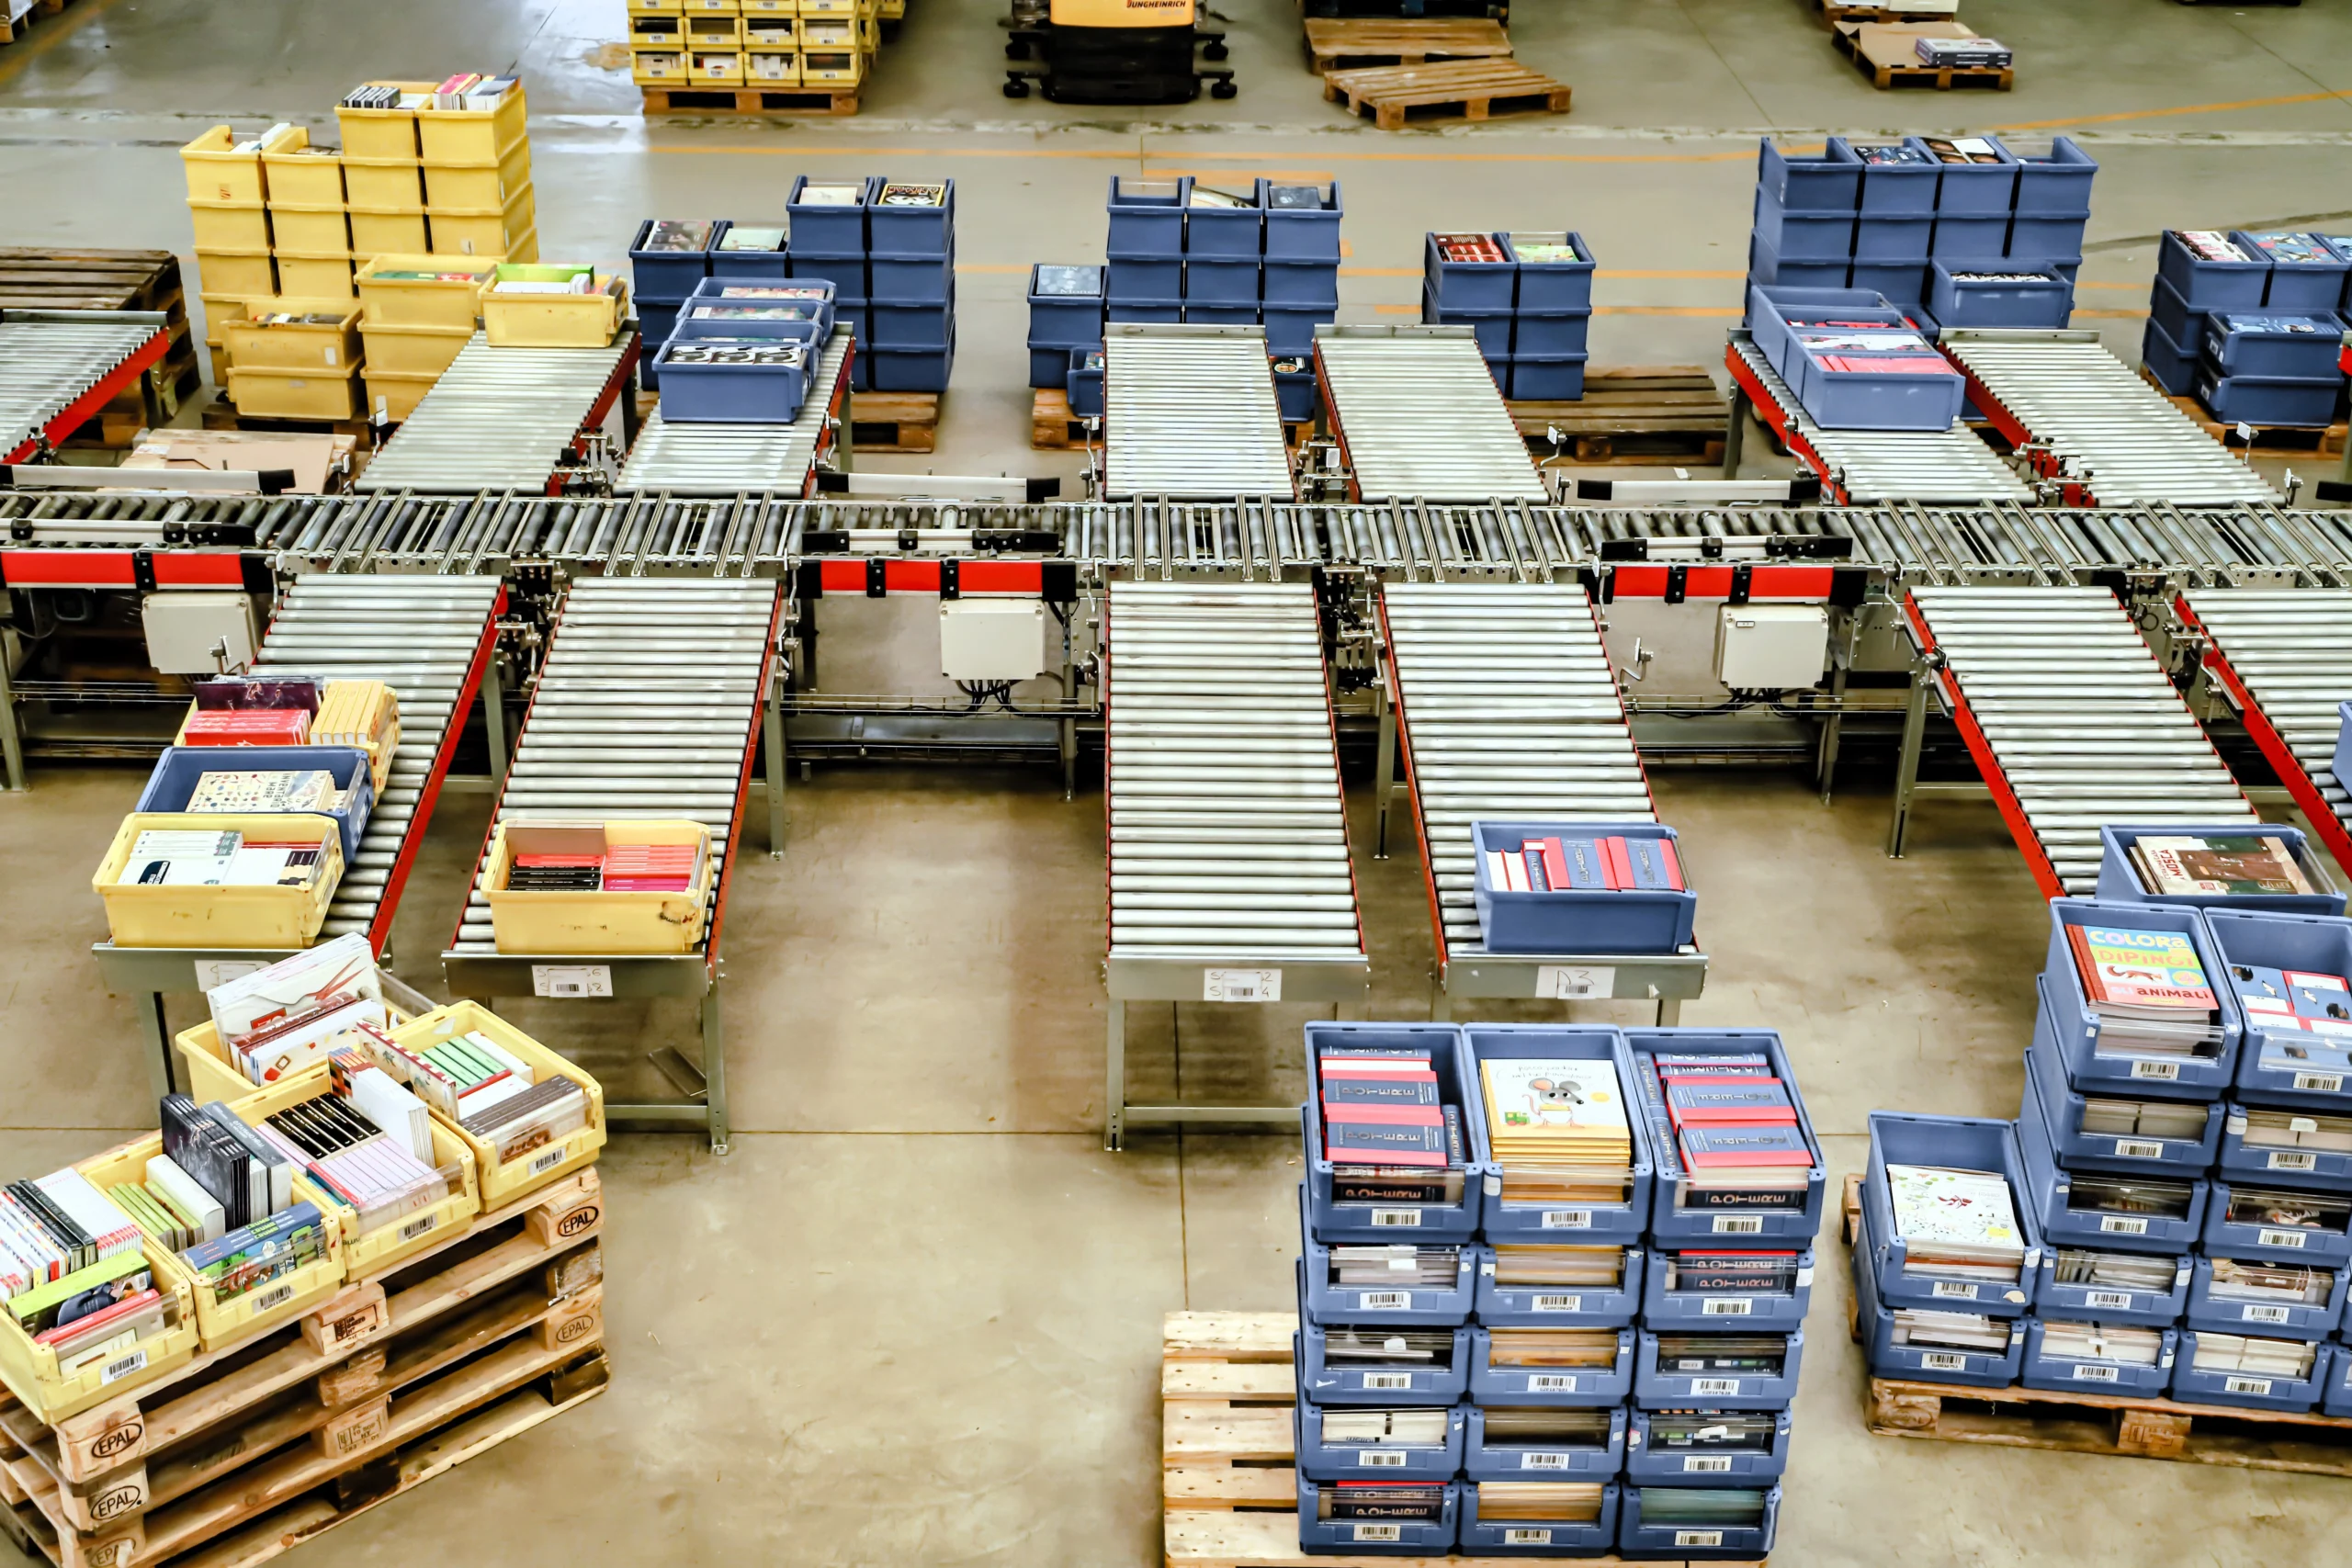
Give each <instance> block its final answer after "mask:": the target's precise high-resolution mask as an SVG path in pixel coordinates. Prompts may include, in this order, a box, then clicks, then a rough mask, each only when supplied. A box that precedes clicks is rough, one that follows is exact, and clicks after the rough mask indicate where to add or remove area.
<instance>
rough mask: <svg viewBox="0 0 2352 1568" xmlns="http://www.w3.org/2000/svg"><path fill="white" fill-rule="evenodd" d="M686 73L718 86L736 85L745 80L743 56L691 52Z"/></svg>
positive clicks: (698, 79)
mask: <svg viewBox="0 0 2352 1568" xmlns="http://www.w3.org/2000/svg"><path fill="white" fill-rule="evenodd" d="M686 74H687V75H688V76H689V77H691V78H692V79H693V80H695V81H696V82H708V83H711V84H713V85H718V86H734V85H739V84H741V82H742V80H743V56H742V55H741V52H736V53H729V54H689V55H688V56H686Z"/></svg>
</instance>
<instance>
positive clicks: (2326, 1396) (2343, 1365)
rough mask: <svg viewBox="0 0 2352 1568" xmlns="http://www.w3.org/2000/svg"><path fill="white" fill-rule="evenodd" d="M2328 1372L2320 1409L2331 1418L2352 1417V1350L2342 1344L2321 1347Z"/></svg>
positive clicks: (2323, 1362) (2323, 1361) (2324, 1364)
mask: <svg viewBox="0 0 2352 1568" xmlns="http://www.w3.org/2000/svg"><path fill="white" fill-rule="evenodd" d="M2320 1354H2321V1356H2322V1358H2323V1360H2322V1366H2323V1367H2324V1370H2325V1371H2326V1374H2327V1376H2326V1382H2325V1383H2324V1386H2323V1389H2322V1392H2321V1395H2320V1402H2319V1407H2320V1409H2321V1410H2322V1411H2323V1412H2324V1413H2325V1414H2327V1415H2330V1416H2352V1349H2346V1348H2345V1347H2344V1345H2343V1344H2342V1343H2340V1342H2338V1343H2335V1344H2328V1345H2323V1346H2321V1347H2320Z"/></svg>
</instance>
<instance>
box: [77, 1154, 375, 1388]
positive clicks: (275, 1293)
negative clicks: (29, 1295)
mask: <svg viewBox="0 0 2352 1568" xmlns="http://www.w3.org/2000/svg"><path fill="white" fill-rule="evenodd" d="M163 1152H164V1135H163V1134H161V1133H150V1134H147V1136H145V1137H143V1138H137V1139H133V1140H132V1141H131V1142H130V1143H128V1144H125V1145H122V1146H121V1147H119V1148H116V1149H110V1150H108V1151H107V1153H105V1154H102V1155H100V1156H97V1157H96V1158H95V1159H86V1160H84V1161H82V1162H81V1163H80V1164H78V1165H76V1166H75V1167H74V1169H76V1170H78V1171H80V1172H81V1173H82V1174H83V1175H84V1176H85V1177H87V1178H88V1179H89V1180H90V1184H91V1185H92V1186H94V1187H96V1188H97V1189H98V1190H100V1191H102V1192H103V1191H105V1190H107V1189H109V1188H114V1187H119V1186H121V1185H122V1184H123V1183H124V1182H126V1181H144V1180H146V1179H147V1162H148V1161H149V1160H151V1159H153V1157H154V1156H157V1155H159V1154H162V1153H163ZM294 1201H296V1202H298V1203H310V1204H313V1205H315V1206H316V1207H317V1209H318V1211H319V1213H320V1215H321V1216H322V1218H323V1219H325V1220H326V1221H327V1222H328V1223H326V1224H322V1225H321V1226H320V1227H319V1228H320V1230H321V1231H322V1233H323V1235H324V1239H325V1243H326V1251H325V1253H324V1255H323V1256H322V1257H320V1258H318V1259H317V1260H316V1261H315V1262H311V1263H305V1264H304V1265H302V1267H301V1268H300V1269H295V1270H294V1271H293V1272H292V1273H291V1274H288V1275H286V1276H284V1277H283V1278H281V1279H277V1280H272V1281H271V1282H270V1283H268V1284H266V1285H264V1286H262V1287H260V1288H259V1289H257V1290H251V1291H247V1292H243V1294H241V1295H232V1296H231V1297H230V1298H229V1299H228V1300H226V1301H222V1300H221V1299H220V1296H219V1294H218V1292H216V1291H215V1289H214V1288H213V1286H212V1285H211V1284H209V1282H207V1281H206V1280H200V1279H198V1278H197V1276H196V1271H195V1270H194V1269H190V1268H189V1267H188V1266H187V1262H186V1260H185V1259H183V1258H178V1257H176V1256H175V1255H172V1254H169V1253H165V1252H164V1248H163V1247H161V1246H160V1245H159V1246H157V1247H155V1248H154V1254H160V1255H162V1256H164V1257H166V1258H170V1264H169V1267H170V1268H171V1269H172V1270H173V1272H174V1273H175V1274H176V1275H177V1276H178V1277H179V1279H180V1280H181V1282H182V1283H184V1284H185V1285H186V1286H187V1292H188V1295H189V1298H190V1300H191V1301H192V1302H193V1303H194V1305H195V1307H196V1335H197V1340H198V1343H199V1344H201V1345H202V1346H203V1347H204V1348H205V1349H206V1350H207V1351H212V1350H220V1349H224V1348H227V1347H229V1346H232V1345H235V1344H238V1343H241V1342H242V1341H243V1340H247V1339H250V1338H252V1337H254V1335H256V1334H266V1333H267V1332H268V1331H269V1330H271V1329H273V1328H276V1327H277V1326H278V1325H280V1324H285V1323H290V1322H292V1321H293V1320H294V1319H295V1318H298V1317H300V1316H301V1315H302V1314H304V1313H306V1312H308V1311H310V1310H311V1308H312V1307H314V1306H317V1305H318V1304H319V1303H322V1302H323V1301H325V1300H326V1299H327V1298H328V1297H330V1296H332V1295H334V1293H335V1292H337V1291H340V1290H341V1289H343V1236H342V1235H341V1233H340V1232H339V1231H338V1230H337V1229H336V1227H335V1225H334V1223H333V1218H334V1205H333V1202H332V1201H330V1200H329V1199H328V1197H327V1195H326V1194H325V1193H323V1192H322V1191H320V1190H318V1189H317V1188H316V1187H313V1186H312V1185H311V1182H310V1179H309V1178H307V1177H305V1176H303V1175H301V1174H300V1172H297V1173H296V1174H295V1177H294ZM148 1261H149V1262H150V1263H151V1264H152V1263H154V1262H155V1257H154V1256H153V1255H151V1256H150V1258H149V1259H148ZM162 1277H163V1269H162V1268H160V1267H159V1268H157V1269H156V1278H157V1279H159V1280H160V1279H161V1278H162Z"/></svg>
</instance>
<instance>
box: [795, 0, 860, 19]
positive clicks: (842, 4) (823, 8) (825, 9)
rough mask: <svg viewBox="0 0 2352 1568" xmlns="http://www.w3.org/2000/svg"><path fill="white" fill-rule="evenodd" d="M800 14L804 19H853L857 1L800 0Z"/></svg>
mask: <svg viewBox="0 0 2352 1568" xmlns="http://www.w3.org/2000/svg"><path fill="white" fill-rule="evenodd" d="M800 14H801V16H803V17H854V16H856V15H857V0H800Z"/></svg>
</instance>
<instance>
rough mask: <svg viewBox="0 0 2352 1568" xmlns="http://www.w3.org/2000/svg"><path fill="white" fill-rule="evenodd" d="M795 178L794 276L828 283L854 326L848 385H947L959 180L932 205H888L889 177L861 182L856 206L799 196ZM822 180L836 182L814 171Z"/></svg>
mask: <svg viewBox="0 0 2352 1568" xmlns="http://www.w3.org/2000/svg"><path fill="white" fill-rule="evenodd" d="M811 183H812V182H811V181H810V180H809V176H808V175H801V176H800V177H799V178H797V180H795V181H794V182H793V186H792V197H791V199H790V201H789V202H788V203H787V204H786V205H787V209H788V210H789V211H790V213H791V216H792V238H791V243H790V246H789V250H788V255H789V260H790V264H791V269H792V276H795V277H816V278H824V279H826V280H827V281H829V282H831V284H832V285H833V304H834V311H835V317H836V320H838V321H842V323H844V324H846V325H847V326H848V327H849V328H850V330H851V332H852V333H854V334H855V335H856V340H857V353H856V356H855V360H854V372H853V380H852V385H853V386H854V388H855V389H857V390H859V391H876V392H944V391H945V390H946V389H947V377H948V371H949V369H950V367H952V365H953V364H954V361H955V357H956V182H955V181H953V180H943V181H934V182H924V183H930V184H936V185H939V186H943V187H944V199H943V201H942V202H941V204H940V205H938V206H936V207H894V206H888V205H886V204H884V202H883V201H882V195H883V191H884V188H885V187H886V186H888V185H889V184H891V182H890V181H888V180H886V179H883V178H881V177H880V176H875V177H872V178H869V179H867V180H866V181H865V194H864V197H863V199H862V200H861V201H860V202H859V203H858V204H857V205H855V206H826V205H818V204H811V203H809V202H807V201H805V200H804V199H803V196H804V194H805V193H806V191H807V189H808V187H809V185H810V184H811ZM815 183H819V184H840V183H842V182H839V181H830V180H820V181H818V182H815Z"/></svg>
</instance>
